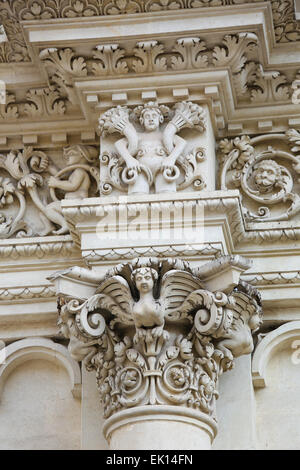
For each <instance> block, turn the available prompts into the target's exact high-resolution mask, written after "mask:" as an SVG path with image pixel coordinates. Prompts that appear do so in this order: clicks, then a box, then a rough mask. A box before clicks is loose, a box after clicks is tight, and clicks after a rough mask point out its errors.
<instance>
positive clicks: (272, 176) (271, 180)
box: [253, 160, 281, 192]
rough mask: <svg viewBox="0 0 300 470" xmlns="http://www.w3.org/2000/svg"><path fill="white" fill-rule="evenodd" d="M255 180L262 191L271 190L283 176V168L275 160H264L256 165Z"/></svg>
mask: <svg viewBox="0 0 300 470" xmlns="http://www.w3.org/2000/svg"><path fill="white" fill-rule="evenodd" d="M253 177H254V182H255V184H256V186H257V188H258V189H259V190H260V191H262V192H269V191H271V190H272V189H273V188H274V186H275V184H276V183H277V182H278V181H279V180H280V178H281V168H280V166H279V165H278V163H276V162H275V161H274V160H263V161H262V162H260V163H258V164H257V165H255V167H254V174H253Z"/></svg>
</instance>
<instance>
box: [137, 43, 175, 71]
mask: <svg viewBox="0 0 300 470" xmlns="http://www.w3.org/2000/svg"><path fill="white" fill-rule="evenodd" d="M163 52H164V46H163V45H162V44H158V42H157V41H143V42H138V43H137V44H136V48H135V49H134V57H135V58H137V60H133V62H132V68H133V70H134V71H135V72H136V73H144V72H152V71H155V72H164V71H165V70H167V61H166V58H165V57H163V56H162V54H163Z"/></svg>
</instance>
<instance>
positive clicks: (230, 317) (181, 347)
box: [51, 257, 262, 448]
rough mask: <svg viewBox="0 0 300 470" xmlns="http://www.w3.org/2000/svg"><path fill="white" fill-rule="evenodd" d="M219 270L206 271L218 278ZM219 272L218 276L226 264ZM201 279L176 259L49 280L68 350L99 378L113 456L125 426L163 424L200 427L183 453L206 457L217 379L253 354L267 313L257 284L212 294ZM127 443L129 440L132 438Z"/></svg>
mask: <svg viewBox="0 0 300 470" xmlns="http://www.w3.org/2000/svg"><path fill="white" fill-rule="evenodd" d="M225 258H226V257H224V263H227V264H228V260H227V259H225ZM227 258H228V257H227ZM234 262H235V260H233V263H232V265H234ZM224 263H223V264H224ZM213 264H214V263H212V266H211V267H210V266H208V270H207V269H206V271H207V272H208V271H209V270H211V271H212V272H213V271H215V266H214V265H213ZM219 264H220V267H221V269H220V271H222V259H220V261H219ZM204 271H205V270H204ZM204 271H203V268H202V267H201V268H200V270H199V269H198V268H192V267H191V266H190V265H189V263H188V262H186V261H182V260H179V259H165V260H161V259H158V258H138V259H135V260H133V261H132V262H130V263H125V264H119V265H117V266H116V267H114V268H111V269H110V270H109V271H107V273H106V274H105V275H98V274H97V273H93V271H90V270H86V269H84V268H78V267H76V268H71V269H69V270H66V271H65V272H62V273H57V274H56V275H54V276H53V277H52V278H51V279H52V281H53V282H55V284H56V289H57V294H58V298H59V301H58V305H59V326H60V330H61V333H62V334H63V335H64V336H65V337H66V338H69V340H70V342H69V351H70V353H71V355H72V356H73V358H74V359H76V360H78V361H83V363H84V365H85V367H86V368H87V369H88V370H95V371H96V377H97V387H98V391H99V394H100V400H101V403H102V405H103V409H104V417H105V424H104V435H105V437H106V438H107V440H108V442H109V443H110V445H111V447H112V448H126V446H125V444H124V442H123V438H122V429H125V428H126V426H127V425H129V424H130V425H132V426H133V427H134V426H137V427H139V426H142V424H141V422H143V421H145V422H146V421H147V422H149V421H151V422H152V423H153V425H155V421H157V419H159V420H165V422H167V423H169V424H168V426H172V424H171V422H173V424H174V423H175V425H178V421H179V422H180V423H181V424H183V423H185V425H187V426H192V427H193V430H195V426H196V428H197V432H196V435H197V437H195V439H196V442H195V444H191V443H188V442H186V443H185V442H183V443H182V445H183V446H187V447H186V448H193V445H195V448H210V445H211V442H212V441H213V439H214V436H215V435H216V431H217V419H216V399H217V398H218V378H219V376H220V375H221V374H222V373H223V372H225V371H227V370H229V369H231V368H232V367H233V365H234V358H235V357H238V356H240V355H243V354H248V353H250V352H252V350H253V338H252V335H253V333H254V332H255V331H257V329H258V328H259V326H260V324H261V322H262V308H261V300H260V295H259V293H258V291H257V290H256V289H255V288H253V287H252V286H251V285H249V284H247V283H245V282H242V281H237V283H236V285H235V287H234V288H230V289H231V290H230V289H229V292H228V286H226V285H225V284H224V286H223V290H217V291H211V290H210V289H209V287H208V284H206V282H205V281H204V280H202V279H201V273H202V272H204ZM206 274H207V273H206ZM78 279H80V280H81V281H84V280H85V282H88V283H90V287H89V288H88V291H87V290H86V291H84V289H83V288H82V287H81V288H80V289H79V290H78V288H77V287H76V289H75V290H74V289H73V290H72V288H71V290H70V286H71V285H72V282H76V280H77V281H78ZM224 291H225V292H226V293H225V292H224ZM71 292H73V295H72V294H71ZM74 292H76V296H74ZM92 292H93V294H91V293H92ZM158 415H159V417H158ZM126 429H127V428H126ZM135 429H136V430H135V431H134V432H138V428H135ZM160 429H163V427H162V428H161V427H160ZM154 430H155V427H154V428H153V429H152V432H153V431H154ZM169 431H170V432H171V429H169ZM124 432H125V431H124ZM193 432H194V431H193ZM125 434H126V435H127V439H128V429H127V432H125ZM196 435H195V436H196ZM123 437H124V436H123ZM145 439H146V441H147V437H145ZM137 445H138V444H137ZM144 445H145V448H150V447H149V445H150V443H149V442H145V443H144ZM151 445H152V447H151V448H156V447H155V445H158V444H155V443H153V441H152V444H151ZM164 445H172V444H171V443H170V442H168V443H167V444H166V441H164ZM174 445H175V444H174ZM190 445H191V446H192V447H189V446H190ZM147 446H148V447H147ZM137 448H138V447H137ZM158 448H159V447H158ZM161 448H164V447H161ZM168 448H169V447H168ZM170 448H171V447H170ZM182 448H184V447H182Z"/></svg>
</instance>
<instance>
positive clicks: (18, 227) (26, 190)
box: [0, 145, 99, 238]
mask: <svg viewBox="0 0 300 470" xmlns="http://www.w3.org/2000/svg"><path fill="white" fill-rule="evenodd" d="M63 157H64V160H65V162H66V164H65V166H64V167H63V168H58V167H57V166H56V165H57V164H61V161H59V159H58V158H56V159H55V161H53V160H52V159H51V158H50V157H49V156H48V155H47V154H46V153H45V152H42V151H41V150H34V149H33V148H32V147H25V148H24V149H23V150H20V151H15V150H14V151H11V152H9V153H8V154H7V155H0V169H1V172H0V209H1V213H0V238H9V237H12V236H14V237H26V236H36V235H37V236H45V235H48V234H57V235H61V234H65V233H67V232H68V231H69V229H68V226H67V223H66V221H65V219H64V217H63V215H62V213H61V205H60V201H61V199H63V198H66V199H83V198H85V197H88V196H89V195H91V188H92V186H93V187H96V188H98V182H99V169H98V168H97V167H95V166H93V165H92V163H94V162H95V161H96V159H97V157H98V152H97V150H96V149H95V148H94V147H91V146H83V145H72V146H70V147H65V148H64V150H63ZM29 211H30V212H29ZM28 213H29V214H30V215H29V216H28V215H27V214H28ZM29 221H30V222H29ZM35 222H36V223H35ZM40 223H42V227H41V225H40Z"/></svg>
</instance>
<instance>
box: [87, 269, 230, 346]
mask: <svg viewBox="0 0 300 470" xmlns="http://www.w3.org/2000/svg"><path fill="white" fill-rule="evenodd" d="M227 301H228V299H227V296H226V295H225V294H224V293H221V292H216V293H212V292H210V291H208V290H206V289H205V285H204V284H203V282H202V281H201V280H199V279H198V278H197V277H196V276H194V275H193V274H192V273H190V272H187V271H184V270H180V269H171V270H170V271H167V272H165V273H164V274H163V275H162V276H160V275H159V272H158V270H156V269H155V268H153V267H150V266H142V267H138V268H136V269H133V270H132V272H131V275H130V278H129V279H128V280H126V279H125V278H124V277H123V276H121V275H113V276H111V277H109V278H108V279H106V280H105V281H104V282H102V283H101V285H100V286H99V288H98V289H97V291H96V294H95V295H93V296H92V297H90V298H89V299H88V300H87V301H86V302H85V304H84V307H83V308H82V311H81V324H82V326H83V328H84V329H85V330H86V331H87V329H89V333H90V334H91V331H90V330H91V327H90V324H91V322H89V321H88V316H89V315H90V314H92V313H93V312H95V311H98V312H101V313H102V314H103V315H104V316H105V317H106V319H107V320H108V321H110V324H111V326H113V325H114V324H116V323H120V324H123V325H128V326H129V325H133V326H135V328H136V334H135V342H137V341H138V340H139V338H142V337H143V336H145V335H146V332H147V330H149V329H151V334H152V335H153V336H154V337H160V336H162V335H165V336H167V333H166V331H164V325H165V322H166V321H167V322H175V321H176V322H177V321H183V322H185V323H187V324H191V323H193V321H194V317H195V314H196V317H195V321H197V330H198V331H199V332H200V331H201V333H203V334H208V333H212V332H214V331H215V330H217V329H218V328H219V327H220V325H221V324H222V322H223V313H224V312H223V308H222V307H223V306H224V305H225V304H226V303H227ZM85 326H86V327H85ZM96 334H97V335H98V334H99V331H97V329H95V330H94V333H92V335H93V336H95V335H96Z"/></svg>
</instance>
